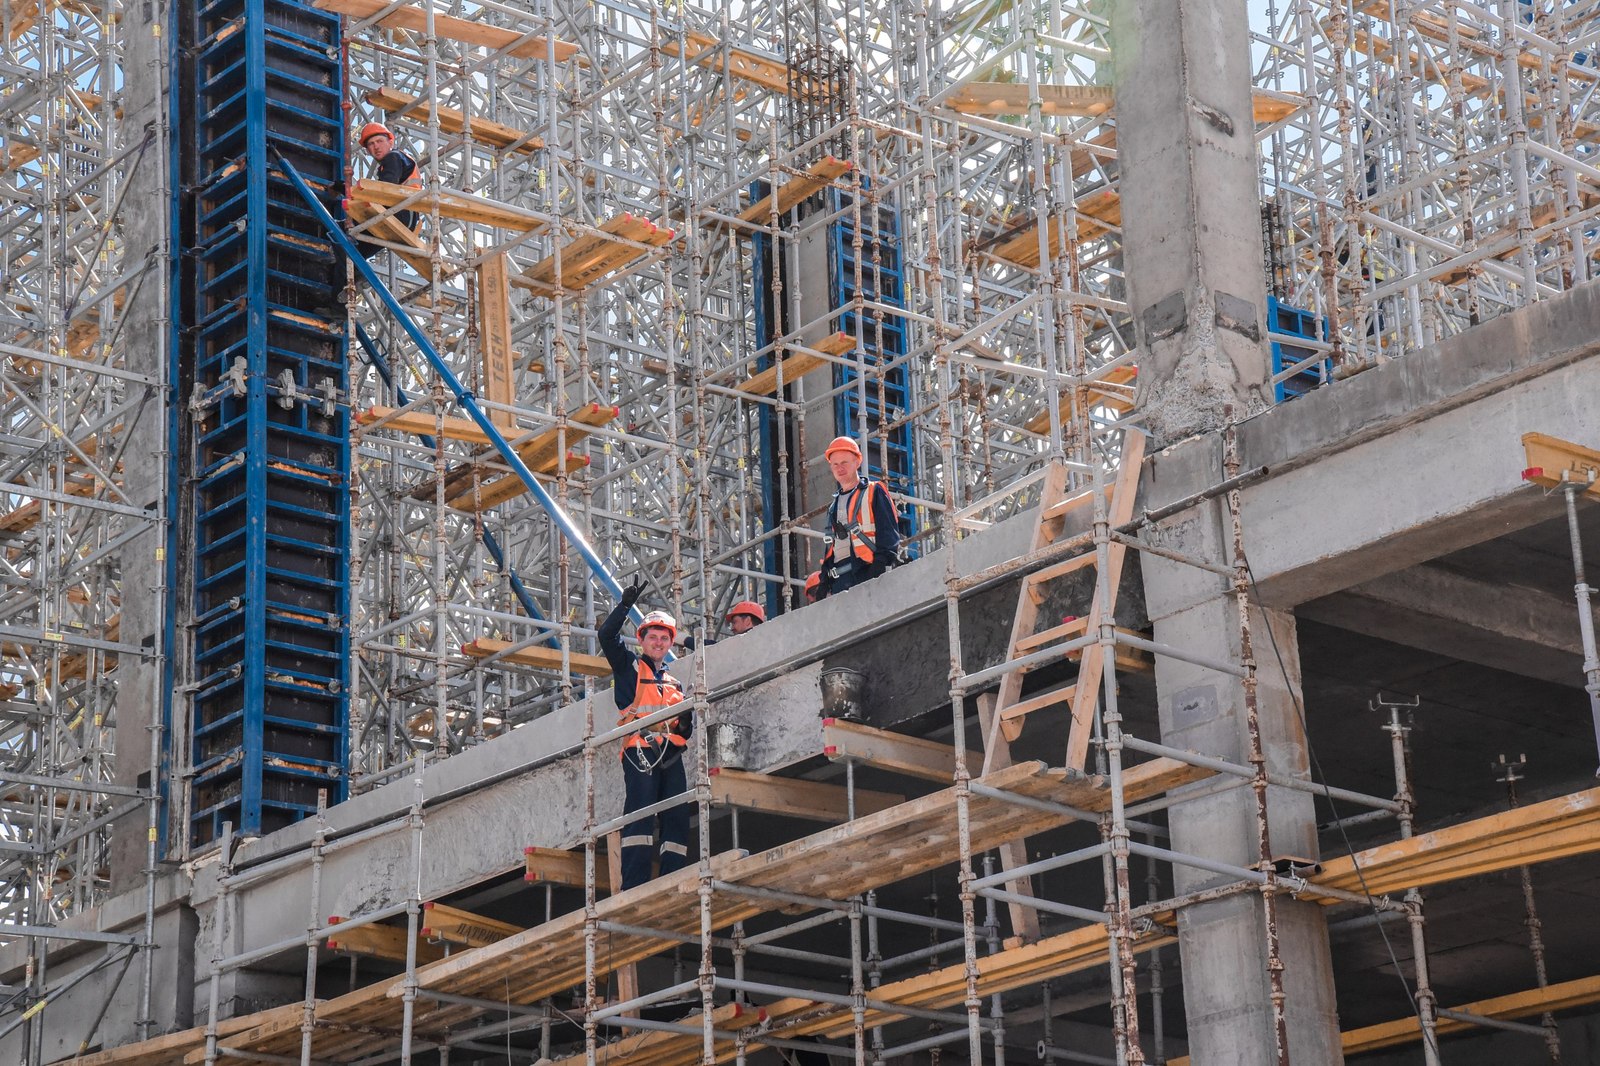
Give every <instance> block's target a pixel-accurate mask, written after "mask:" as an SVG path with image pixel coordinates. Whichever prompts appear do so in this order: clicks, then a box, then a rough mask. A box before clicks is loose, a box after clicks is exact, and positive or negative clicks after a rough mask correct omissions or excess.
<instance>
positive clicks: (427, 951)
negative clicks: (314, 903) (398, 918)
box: [327, 918, 444, 964]
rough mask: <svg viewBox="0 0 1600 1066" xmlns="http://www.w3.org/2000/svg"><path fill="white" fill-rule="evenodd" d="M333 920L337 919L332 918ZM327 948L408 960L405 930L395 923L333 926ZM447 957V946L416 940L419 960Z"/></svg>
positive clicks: (348, 953) (429, 960)
mask: <svg viewBox="0 0 1600 1066" xmlns="http://www.w3.org/2000/svg"><path fill="white" fill-rule="evenodd" d="M329 921H330V922H334V921H338V919H337V918H330V919H329ZM327 941H328V950H329V951H338V952H341V953H343V954H345V955H361V956H364V957H366V958H369V959H383V960H386V961H388V962H398V963H401V964H404V963H405V961H406V931H405V929H403V928H402V927H400V926H396V925H381V924H378V923H373V922H369V923H367V924H366V925H358V926H355V927H354V928H351V929H347V930H342V931H341V930H337V929H336V930H334V931H332V932H330V933H329V934H328V936H327ZM442 958H444V948H442V947H440V946H439V945H437V944H424V943H419V944H417V962H418V963H423V962H433V961H434V960H436V959H442Z"/></svg>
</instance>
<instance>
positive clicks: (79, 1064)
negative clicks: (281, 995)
mask: <svg viewBox="0 0 1600 1066" xmlns="http://www.w3.org/2000/svg"><path fill="white" fill-rule="evenodd" d="M323 1002H325V1001H324V1000H318V1001H317V1003H318V1004H321V1003H323ZM304 1014H305V1004H304V1003H303V1002H297V1003H285V1004H284V1005H283V1006H281V1007H273V1008H272V1009H271V1010H266V1011H261V1012H259V1013H256V1014H251V1015H246V1016H244V1017H239V1018H224V1019H222V1020H221V1021H219V1022H217V1035H218V1036H219V1037H229V1036H235V1035H237V1034H239V1033H242V1032H244V1031H245V1030H247V1029H253V1028H255V1027H257V1026H259V1025H263V1024H268V1023H271V1022H278V1021H284V1020H293V1021H294V1022H295V1023H296V1024H298V1023H299V1020H300V1018H301V1017H302V1016H303V1015H304ZM205 1042H206V1027H205V1026H203V1025H197V1026H195V1027H194V1028H193V1029H184V1030H181V1031H179V1032H176V1033H167V1034H165V1035H162V1036H157V1037H152V1038H151V1039H149V1040H144V1041H141V1042H139V1043H137V1044H124V1045H123V1046H121V1047H116V1048H111V1049H109V1050H106V1051H97V1052H95V1053H94V1054H92V1055H72V1056H69V1057H67V1058H64V1059H57V1060H56V1062H55V1063H53V1064H52V1066H68V1064H70V1066H160V1064H164V1063H170V1062H173V1061H175V1060H176V1059H177V1058H178V1057H180V1056H182V1055H185V1054H187V1053H188V1052H190V1051H193V1050H194V1049H195V1048H204V1046H205Z"/></svg>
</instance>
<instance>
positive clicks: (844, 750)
mask: <svg viewBox="0 0 1600 1066" xmlns="http://www.w3.org/2000/svg"><path fill="white" fill-rule="evenodd" d="M822 754H824V755H826V756H827V757H828V758H829V759H855V760H857V761H858V762H864V763H867V764H869V765H872V766H876V767H878V768H880V769H883V770H893V771H895V772H896V773H902V774H906V775H907V776H909V777H920V778H922V779H923V780H925V781H937V782H938V783H939V784H942V785H943V784H949V783H950V782H951V781H953V780H954V779H955V772H956V756H955V749H954V748H952V747H950V746H949V745H947V744H940V743H938V742H937V741H932V740H923V739H922V738H921V737H908V736H905V735H903V734H901V733H890V732H888V731H887V730H883V729H874V728H873V727H872V726H869V725H861V724H859V723H857V722H847V721H845V720H844V719H842V718H824V719H823V720H822ZM978 766H979V764H978V756H977V755H976V754H975V753H973V752H968V753H967V769H968V771H969V772H970V773H972V774H973V775H974V776H976V775H977V774H978V772H979V769H978Z"/></svg>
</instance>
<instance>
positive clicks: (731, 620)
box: [723, 600, 767, 637]
mask: <svg viewBox="0 0 1600 1066" xmlns="http://www.w3.org/2000/svg"><path fill="white" fill-rule="evenodd" d="M766 620H767V612H766V611H764V610H762V608H761V605H760V604H759V603H757V602H755V601H754V600H740V601H739V602H738V603H736V604H734V605H733V606H732V607H730V608H729V609H728V613H727V616H726V617H725V618H724V619H723V621H725V622H727V623H728V631H729V632H731V633H732V634H733V635H734V636H736V637H737V636H738V635H739V634H741V633H748V632H750V631H751V630H752V629H754V628H755V627H756V626H758V625H760V624H761V623H762V622H765V621H766Z"/></svg>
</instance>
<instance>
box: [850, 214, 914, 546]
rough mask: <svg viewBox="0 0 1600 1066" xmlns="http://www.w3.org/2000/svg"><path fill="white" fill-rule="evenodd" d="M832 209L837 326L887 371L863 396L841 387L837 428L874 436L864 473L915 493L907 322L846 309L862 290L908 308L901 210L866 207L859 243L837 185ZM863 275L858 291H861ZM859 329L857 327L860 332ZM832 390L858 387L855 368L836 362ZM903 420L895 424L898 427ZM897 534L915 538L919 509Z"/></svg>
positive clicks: (905, 516)
mask: <svg viewBox="0 0 1600 1066" xmlns="http://www.w3.org/2000/svg"><path fill="white" fill-rule="evenodd" d="M828 207H829V210H830V212H842V214H841V215H840V217H839V218H837V219H835V220H834V221H833V222H831V223H829V224H828V251H829V255H828V287H829V296H830V299H831V302H832V306H833V307H834V308H835V309H839V310H840V311H841V313H840V314H839V316H838V318H837V319H836V321H835V328H836V329H837V330H838V331H839V332H842V333H848V334H850V335H851V336H857V335H858V332H859V346H858V349H857V351H858V353H859V355H860V357H861V359H862V361H863V362H865V363H867V364H868V365H880V364H881V365H884V366H889V367H890V369H889V370H888V371H887V372H886V373H884V374H883V375H882V379H881V385H880V382H879V379H878V378H873V379H871V380H869V381H867V383H866V387H865V396H863V395H862V392H863V390H862V389H861V388H859V387H857V388H849V389H846V390H845V391H843V392H840V393H839V394H838V395H837V396H836V397H835V399H834V428H835V432H836V433H838V434H840V435H843V436H847V437H855V438H857V439H861V438H863V437H864V436H867V435H868V434H870V435H871V436H872V438H873V445H874V446H873V447H870V448H868V450H867V456H866V467H867V472H868V473H869V474H871V475H872V476H873V477H876V478H879V479H881V480H882V481H883V482H884V483H885V484H887V485H888V486H889V487H890V488H891V489H893V490H894V491H895V492H897V493H900V494H903V495H911V494H914V493H915V492H916V482H917V470H916V450H915V448H914V447H913V442H912V430H911V426H910V424H909V423H908V422H906V421H903V419H904V417H905V415H906V413H907V409H908V404H907V397H908V395H909V390H910V375H909V373H908V370H907V367H906V365H905V363H904V362H898V360H901V359H902V358H903V357H904V355H905V353H906V350H907V346H906V336H905V324H904V321H903V320H902V319H900V318H897V317H892V318H882V319H879V318H878V317H877V316H876V315H875V314H874V313H873V312H872V311H870V310H868V311H867V312H866V313H865V314H863V315H861V316H860V320H859V322H858V321H857V317H858V316H857V315H856V314H855V313H854V312H853V311H849V310H846V309H847V308H849V307H850V305H851V304H852V303H853V302H854V300H855V299H856V297H857V295H858V294H859V295H860V296H861V297H862V298H863V299H866V300H871V301H873V302H875V303H881V304H886V305H888V306H890V307H898V308H903V307H905V272H904V270H903V268H902V263H901V255H900V214H899V211H898V209H896V208H895V207H893V206H892V205H890V204H885V203H879V204H876V205H873V206H872V207H871V208H867V207H866V205H863V210H862V212H861V215H862V218H861V222H862V226H863V228H862V231H861V235H860V247H859V248H857V246H856V245H857V237H856V228H855V227H856V221H855V218H854V215H855V212H854V211H853V210H851V207H852V205H851V200H850V194H849V193H848V192H845V191H843V190H840V189H830V190H829V191H828ZM858 275H859V286H860V287H859V289H858V288H857V284H858ZM858 327H859V329H858ZM833 377H834V381H833V384H834V387H835V388H840V387H841V386H847V385H855V384H857V383H858V381H859V376H858V375H857V374H856V371H855V370H854V368H852V367H847V366H840V365H838V364H835V365H834V368H833ZM896 423H898V424H896ZM886 425H892V426H893V428H891V429H890V430H889V432H888V434H887V438H886V446H882V445H880V444H879V441H883V440H885V438H884V436H883V435H882V433H881V432H880V427H883V426H886ZM900 532H901V533H902V534H903V535H905V536H907V537H910V536H913V535H915V533H916V532H917V524H916V512H915V511H914V510H912V509H910V508H907V509H905V510H903V512H902V514H901V518H900Z"/></svg>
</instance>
